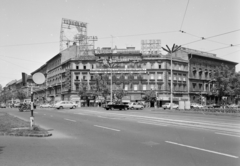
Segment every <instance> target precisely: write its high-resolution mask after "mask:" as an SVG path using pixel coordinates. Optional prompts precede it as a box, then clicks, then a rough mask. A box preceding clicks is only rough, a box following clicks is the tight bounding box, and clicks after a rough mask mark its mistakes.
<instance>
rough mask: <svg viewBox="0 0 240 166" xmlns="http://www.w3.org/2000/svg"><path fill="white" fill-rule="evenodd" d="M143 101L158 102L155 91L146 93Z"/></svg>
mask: <svg viewBox="0 0 240 166" xmlns="http://www.w3.org/2000/svg"><path fill="white" fill-rule="evenodd" d="M143 100H144V101H145V102H155V101H156V100H157V99H156V94H155V91H153V90H150V91H147V92H145V94H144V97H143Z"/></svg>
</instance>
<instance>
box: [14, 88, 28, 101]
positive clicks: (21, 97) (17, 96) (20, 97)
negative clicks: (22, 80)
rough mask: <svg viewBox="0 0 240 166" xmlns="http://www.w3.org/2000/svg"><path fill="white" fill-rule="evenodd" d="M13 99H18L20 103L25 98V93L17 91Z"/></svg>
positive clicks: (20, 90)
mask: <svg viewBox="0 0 240 166" xmlns="http://www.w3.org/2000/svg"><path fill="white" fill-rule="evenodd" d="M15 98H17V99H19V100H20V101H22V100H24V99H26V98H27V94H26V92H24V91H23V90H22V89H18V90H17V91H16V94H15Z"/></svg>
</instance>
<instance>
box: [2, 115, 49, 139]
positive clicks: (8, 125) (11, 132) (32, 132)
mask: <svg viewBox="0 0 240 166" xmlns="http://www.w3.org/2000/svg"><path fill="white" fill-rule="evenodd" d="M0 135H2V136H24V137H49V136H52V134H51V133H49V132H48V131H47V130H44V129H42V128H40V127H39V126H33V128H32V129H30V123H29V122H26V121H24V120H22V119H19V118H17V117H14V116H11V115H9V114H8V113H0Z"/></svg>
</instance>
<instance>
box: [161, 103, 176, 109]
mask: <svg viewBox="0 0 240 166" xmlns="http://www.w3.org/2000/svg"><path fill="white" fill-rule="evenodd" d="M162 108H163V109H170V108H171V103H166V104H164V105H162ZM172 108H173V109H178V105H177V104H175V103H172Z"/></svg>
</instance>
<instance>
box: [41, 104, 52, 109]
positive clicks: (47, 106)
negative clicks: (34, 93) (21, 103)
mask: <svg viewBox="0 0 240 166" xmlns="http://www.w3.org/2000/svg"><path fill="white" fill-rule="evenodd" d="M39 107H40V108H50V107H51V105H50V104H41V105H40V106H39Z"/></svg>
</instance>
